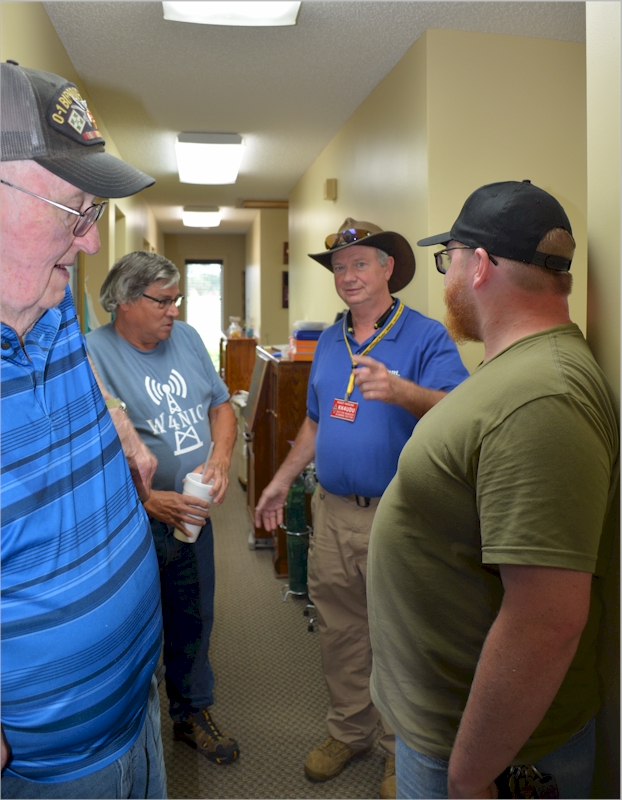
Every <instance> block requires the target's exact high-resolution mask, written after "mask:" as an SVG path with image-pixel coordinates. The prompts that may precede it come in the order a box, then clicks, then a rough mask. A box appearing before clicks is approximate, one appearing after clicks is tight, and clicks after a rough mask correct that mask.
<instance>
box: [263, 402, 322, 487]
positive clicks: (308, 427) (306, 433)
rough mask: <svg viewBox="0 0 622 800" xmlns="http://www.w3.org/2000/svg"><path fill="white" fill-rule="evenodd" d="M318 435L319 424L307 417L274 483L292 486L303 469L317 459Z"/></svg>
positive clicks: (276, 473) (273, 479) (275, 476)
mask: <svg viewBox="0 0 622 800" xmlns="http://www.w3.org/2000/svg"><path fill="white" fill-rule="evenodd" d="M316 434H317V422H314V421H313V420H312V419H311V418H310V417H305V421H304V422H303V423H302V426H301V427H300V430H299V431H298V435H297V436H296V439H295V441H294V444H293V445H292V449H291V450H290V451H289V453H288V454H287V457H286V459H285V461H283V463H282V464H281V466H280V467H279V468H278V469H277V471H276V472H275V474H274V477H273V478H272V482H277V483H282V484H287V486H291V484H292V483H293V481H294V478H296V477H297V476H298V475H300V473H301V472H302V471H303V469H304V468H305V467H306V466H307V465H308V464H309V463H310V462H311V461H313V459H314V457H315V437H316Z"/></svg>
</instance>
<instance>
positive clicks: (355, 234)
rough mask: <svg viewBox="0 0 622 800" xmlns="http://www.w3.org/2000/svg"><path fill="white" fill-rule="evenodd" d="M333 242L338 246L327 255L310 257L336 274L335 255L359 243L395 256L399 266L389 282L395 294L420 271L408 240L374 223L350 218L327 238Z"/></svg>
mask: <svg viewBox="0 0 622 800" xmlns="http://www.w3.org/2000/svg"><path fill="white" fill-rule="evenodd" d="M331 239H334V242H335V244H333V245H332V247H331V248H330V249H329V250H325V251H324V252H323V253H309V257H310V258H313V259H314V260H315V261H317V262H319V263H320V264H321V265H322V266H323V267H326V269H329V270H330V271H331V272H332V271H333V264H332V258H333V253H338V252H339V251H340V250H345V249H346V248H347V247H352V246H353V245H355V244H358V245H363V246H364V247H377V248H378V249H379V250H384V252H385V253H387V254H388V255H390V256H392V257H393V260H394V261H395V265H394V267H393V274H392V275H391V277H390V279H389V291H390V292H391V293H393V292H399V291H400V289H403V288H404V287H405V286H408V284H409V283H410V282H411V280H412V279H413V275H414V274H415V268H416V262H415V254H414V253H413V249H412V247H411V246H410V245H409V244H408V242H407V241H406V239H405V238H404V237H403V236H402V235H401V234H399V233H395V232H394V231H383V230H382V228H379V227H378V226H377V225H374V224H373V223H372V222H363V221H362V220H356V219H352V217H348V218H347V219H346V221H345V222H344V223H343V225H342V226H341V227H340V228H339V231H338V232H337V233H335V234H331V236H328V237H327V239H326V246H327V247H328V244H329V242H330V240H331ZM349 240H351V241H349Z"/></svg>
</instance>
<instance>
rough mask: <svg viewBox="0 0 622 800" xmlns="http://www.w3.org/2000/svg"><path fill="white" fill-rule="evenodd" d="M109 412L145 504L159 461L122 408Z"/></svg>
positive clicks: (106, 395)
mask: <svg viewBox="0 0 622 800" xmlns="http://www.w3.org/2000/svg"><path fill="white" fill-rule="evenodd" d="M88 359H89V364H90V365H91V369H92V370H93V375H94V376H95V380H96V381H97V385H98V386H99V389H100V391H101V393H102V396H103V398H104V400H110V399H111V397H112V395H111V394H110V392H109V391H108V390H107V389H106V387H105V386H104V384H103V383H102V380H101V378H100V377H99V375H98V373H97V370H96V369H95V365H94V364H93V361H92V360H91V357H90V356H88ZM108 411H109V413H110V417H111V419H112V422H113V424H114V427H115V429H116V431H117V436H118V437H119V439H120V441H121V447H122V448H123V453H124V455H125V458H126V460H127V463H128V466H129V468H130V474H131V476H132V480H133V481H134V485H135V486H136V491H137V492H138V496H139V497H140V499H141V500H142V501H143V502H144V501H145V500H146V499H147V498H148V497H149V492H150V491H151V481H152V480H153V476H154V475H155V471H156V469H157V467H158V460H157V459H156V457H155V456H154V455H153V453H152V452H151V450H149V448H148V447H147V445H146V444H144V442H143V440H142V439H141V438H140V436H139V435H138V433H136V429H135V428H134V426H133V425H132V423H131V421H130V419H129V417H128V416H127V414H126V413H125V411H124V410H123V409H122V408H120V407H118V408H110V409H108Z"/></svg>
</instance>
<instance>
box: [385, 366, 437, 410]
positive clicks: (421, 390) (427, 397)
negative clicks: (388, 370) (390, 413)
mask: <svg viewBox="0 0 622 800" xmlns="http://www.w3.org/2000/svg"><path fill="white" fill-rule="evenodd" d="M392 377H393V381H394V392H395V394H394V398H395V399H394V401H393V402H394V403H395V404H396V405H398V406H401V408H404V409H406V411H408V412H410V413H411V414H412V415H413V416H415V417H417V419H421V417H422V416H423V415H424V414H425V413H426V412H427V411H429V410H430V409H431V408H432V406H435V405H436V404H437V403H438V402H439V400H442V399H443V397H445V395H446V394H447V392H443V391H440V390H437V389H426V388H425V387H424V386H419V384H418V383H413V381H409V380H407V379H406V378H399V377H398V376H397V375H395V376H392Z"/></svg>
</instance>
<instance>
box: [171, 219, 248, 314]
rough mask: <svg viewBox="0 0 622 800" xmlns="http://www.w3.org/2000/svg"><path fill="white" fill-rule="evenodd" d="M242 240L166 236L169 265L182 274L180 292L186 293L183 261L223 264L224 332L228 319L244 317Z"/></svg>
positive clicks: (188, 235) (201, 236)
mask: <svg viewBox="0 0 622 800" xmlns="http://www.w3.org/2000/svg"><path fill="white" fill-rule="evenodd" d="M245 238H246V237H244V236H238V235H233V234H230V235H227V234H201V233H195V234H192V233H186V234H165V235H164V255H165V256H166V258H168V259H169V260H170V261H172V262H173V263H174V264H175V265H176V266H177V268H178V269H179V271H180V272H181V274H182V279H181V283H180V291H181V292H182V294H184V293H185V291H186V289H185V283H184V281H185V270H184V268H185V264H186V261H188V260H191V259H197V260H199V261H205V260H210V259H214V261H222V262H223V271H222V320H221V327H222V329H223V330H226V328H227V326H228V325H229V317H230V316H233V317H243V316H244V309H243V307H242V293H243V289H242V286H243V283H242V282H243V276H244V266H245V247H246V242H245Z"/></svg>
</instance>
